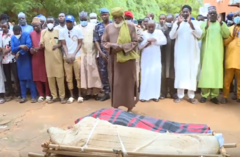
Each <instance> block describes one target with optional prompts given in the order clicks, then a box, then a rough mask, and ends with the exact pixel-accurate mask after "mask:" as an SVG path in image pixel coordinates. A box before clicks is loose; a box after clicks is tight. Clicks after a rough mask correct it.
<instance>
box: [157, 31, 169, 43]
mask: <svg viewBox="0 0 240 157" xmlns="http://www.w3.org/2000/svg"><path fill="white" fill-rule="evenodd" d="M156 40H157V41H156V42H155V45H158V46H161V45H166V44H167V38H166V36H165V35H164V34H163V32H162V31H161V30H158V33H157V38H156Z"/></svg>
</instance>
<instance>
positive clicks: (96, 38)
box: [93, 25, 100, 42]
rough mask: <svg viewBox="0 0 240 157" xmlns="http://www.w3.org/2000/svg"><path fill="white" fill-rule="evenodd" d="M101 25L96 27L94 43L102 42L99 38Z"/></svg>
mask: <svg viewBox="0 0 240 157" xmlns="http://www.w3.org/2000/svg"><path fill="white" fill-rule="evenodd" d="M98 30H99V25H96V26H95V29H94V32H93V42H100V37H99V32H98Z"/></svg>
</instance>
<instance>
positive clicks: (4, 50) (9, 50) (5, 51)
mask: <svg viewBox="0 0 240 157" xmlns="http://www.w3.org/2000/svg"><path fill="white" fill-rule="evenodd" d="M2 51H3V55H6V54H8V53H10V52H11V48H9V49H3V50H2Z"/></svg>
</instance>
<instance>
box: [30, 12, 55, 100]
mask: <svg viewBox="0 0 240 157" xmlns="http://www.w3.org/2000/svg"><path fill="white" fill-rule="evenodd" d="M32 26H33V28H34V31H32V32H31V34H30V36H31V39H32V48H31V49H30V52H31V54H32V73H33V81H34V82H35V84H36V87H37V91H38V95H39V98H38V102H42V101H44V97H45V96H46V101H50V99H51V94H50V90H49V86H48V80H47V73H46V67H45V58H44V50H43V48H41V47H40V38H41V29H42V28H41V20H40V18H38V17H34V18H33V20H32ZM43 85H44V87H45V91H44V90H43Z"/></svg>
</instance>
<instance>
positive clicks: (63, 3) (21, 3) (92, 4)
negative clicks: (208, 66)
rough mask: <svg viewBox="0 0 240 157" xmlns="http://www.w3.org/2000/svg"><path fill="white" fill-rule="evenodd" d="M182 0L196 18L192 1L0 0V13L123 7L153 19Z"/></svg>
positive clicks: (177, 8) (175, 9) (76, 11)
mask: <svg viewBox="0 0 240 157" xmlns="http://www.w3.org/2000/svg"><path fill="white" fill-rule="evenodd" d="M185 1H187V3H188V5H190V6H192V8H193V13H192V16H194V17H196V16H197V14H198V8H199V7H200V4H199V2H198V1H196V0H0V4H1V6H2V7H0V12H1V13H3V12H5V13H7V14H9V15H10V16H11V19H13V18H14V17H12V16H15V18H16V17H17V14H18V13H19V12H20V11H22V12H24V13H26V14H27V16H28V20H31V19H32V18H33V17H34V16H36V15H37V14H40V13H42V14H45V15H46V16H54V17H57V15H58V14H59V13H60V12H64V13H67V14H72V15H74V16H75V17H78V14H79V12H81V11H87V12H89V13H90V12H96V13H99V9H100V8H102V7H106V8H108V9H109V10H111V8H113V7H123V8H124V9H125V10H129V11H132V12H133V14H134V17H135V18H136V19H139V18H144V17H145V16H146V15H147V13H153V14H154V15H155V19H158V18H157V17H158V16H159V15H160V14H168V13H173V14H175V13H179V11H180V10H181V6H182V5H184V2H185ZM3 6H4V7H3ZM77 19H78V18H77Z"/></svg>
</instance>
